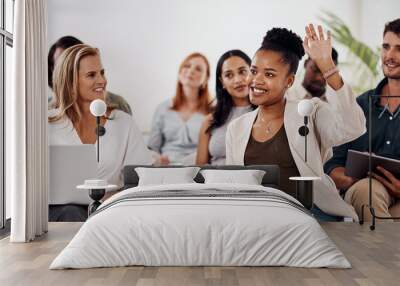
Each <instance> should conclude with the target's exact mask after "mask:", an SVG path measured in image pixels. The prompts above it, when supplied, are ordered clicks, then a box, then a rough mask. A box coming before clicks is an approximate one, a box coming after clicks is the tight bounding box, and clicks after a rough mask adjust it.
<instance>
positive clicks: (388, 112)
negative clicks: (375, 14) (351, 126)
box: [324, 19, 400, 221]
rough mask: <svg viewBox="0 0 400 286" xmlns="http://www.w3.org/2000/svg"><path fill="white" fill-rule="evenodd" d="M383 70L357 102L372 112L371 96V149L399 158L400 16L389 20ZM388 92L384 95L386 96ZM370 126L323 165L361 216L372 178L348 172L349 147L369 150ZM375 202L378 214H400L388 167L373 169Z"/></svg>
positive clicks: (398, 183)
mask: <svg viewBox="0 0 400 286" xmlns="http://www.w3.org/2000/svg"><path fill="white" fill-rule="evenodd" d="M381 60H382V70H383V74H384V75H385V78H384V79H383V80H382V81H381V82H380V83H379V84H378V86H377V87H376V88H375V89H371V90H369V91H367V92H365V93H363V94H362V95H360V96H359V97H358V98H357V102H358V104H359V105H360V106H361V108H362V109H363V111H364V114H365V116H368V114H369V107H368V106H369V104H368V97H369V96H370V95H382V97H373V98H372V122H373V128H372V152H373V153H375V154H377V155H380V156H385V157H390V158H393V159H398V160H399V159H400V98H391V97H390V96H392V95H396V96H398V95H400V19H397V20H394V21H392V22H389V23H388V24H386V26H385V30H384V33H383V44H382V50H381ZM383 96H385V97H383ZM370 131H371V130H368V131H367V133H366V134H364V135H363V136H361V137H360V138H358V139H356V140H354V141H352V142H349V143H347V144H344V145H342V146H339V147H337V148H334V149H333V151H334V155H333V157H332V158H331V159H330V160H329V161H328V162H327V163H326V164H325V166H324V169H325V172H326V173H327V174H329V176H331V177H332V179H333V181H334V182H335V184H336V187H337V188H338V189H341V190H343V191H346V193H345V200H346V202H348V203H350V204H352V205H353V206H354V208H355V210H356V212H357V214H358V216H359V217H360V216H361V208H362V205H368V204H369V179H368V178H365V179H362V180H359V181H356V180H355V179H354V178H351V177H348V176H346V175H345V173H344V171H345V168H344V167H345V165H346V158H347V151H348V150H349V149H353V150H357V151H366V152H368V137H369V132H370ZM373 177H374V179H373V180H372V206H373V208H374V210H375V215H377V216H380V217H389V216H395V217H400V178H396V177H394V176H393V174H391V173H390V172H389V171H387V170H385V169H383V168H378V170H376V173H373ZM371 219H372V215H371V213H370V211H369V209H368V208H365V209H364V220H365V221H370V220H371Z"/></svg>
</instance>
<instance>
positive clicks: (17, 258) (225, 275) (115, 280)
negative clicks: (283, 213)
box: [0, 223, 400, 286]
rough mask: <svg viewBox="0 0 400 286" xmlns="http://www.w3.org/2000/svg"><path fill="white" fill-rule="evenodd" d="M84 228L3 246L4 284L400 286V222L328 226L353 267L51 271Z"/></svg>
mask: <svg viewBox="0 0 400 286" xmlns="http://www.w3.org/2000/svg"><path fill="white" fill-rule="evenodd" d="M80 226H81V224H80V223H50V226H49V229H50V231H49V233H48V234H47V235H45V236H43V237H42V238H40V239H38V240H35V241H34V242H32V243H27V244H16V243H13V244H11V243H9V241H8V238H5V239H3V240H1V241H0V285H1V286H6V285H7V286H8V285H12V286H17V285H52V286H62V285H68V286H80V285H137V286H139V285H140V286H153V285H167V286H178V285H227V286H233V285H246V286H247V285H255V286H261V285H346V286H350V285H365V286H370V285H384V286H390V285H396V286H399V285H400V223H384V224H383V223H381V224H378V226H377V229H376V230H375V231H374V232H373V231H370V230H369V228H368V226H367V225H365V226H360V225H358V224H352V223H326V224H323V228H324V229H325V230H326V231H327V233H328V234H329V236H330V237H331V238H332V240H334V241H335V243H336V244H337V245H338V247H339V248H340V249H341V250H342V251H343V253H344V254H345V255H346V257H347V258H348V259H349V261H350V262H351V263H352V265H353V268H352V269H349V270H340V269H304V268H289V267H123V268H101V269H86V270H48V267H49V265H50V263H51V261H52V260H53V259H54V258H55V256H56V255H57V254H58V253H59V252H60V251H61V250H62V249H63V247H65V245H66V244H67V243H68V241H69V240H70V239H71V238H72V236H73V235H74V234H75V233H76V232H77V230H78V229H79V227H80Z"/></svg>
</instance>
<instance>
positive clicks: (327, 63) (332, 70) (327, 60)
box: [303, 24, 343, 90]
mask: <svg viewBox="0 0 400 286" xmlns="http://www.w3.org/2000/svg"><path fill="white" fill-rule="evenodd" d="M317 29H318V32H317V31H316V30H315V28H314V25H313V24H309V25H308V26H306V36H305V37H304V41H303V47H304V50H305V51H306V53H307V54H308V56H309V57H310V58H311V59H312V60H313V61H314V62H315V64H316V65H317V67H318V68H319V70H320V71H321V73H322V74H323V75H324V77H325V78H326V79H327V83H328V84H329V85H330V86H331V87H332V88H333V89H335V90H338V89H340V88H341V87H342V86H343V81H342V77H341V76H340V75H339V73H338V70H337V69H336V66H335V63H334V61H333V59H332V38H331V33H330V32H329V31H328V32H327V33H326V35H325V33H324V30H323V29H322V27H321V26H320V25H318V27H317Z"/></svg>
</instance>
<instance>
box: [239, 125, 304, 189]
mask: <svg viewBox="0 0 400 286" xmlns="http://www.w3.org/2000/svg"><path fill="white" fill-rule="evenodd" d="M244 164H245V165H278V166H279V169H280V188H281V190H282V191H284V192H285V193H287V194H289V195H291V196H293V197H295V196H296V182H294V181H291V180H289V177H297V176H300V173H299V171H298V169H297V166H296V163H295V162H294V160H293V156H292V153H291V152H290V148H289V141H288V139H287V136H286V131H285V128H284V126H282V127H281V129H279V131H278V133H276V134H275V136H274V137H272V138H271V139H269V140H267V141H265V142H258V141H256V140H255V139H254V138H253V136H251V135H250V139H249V142H248V143H247V146H246V151H245V152H244Z"/></svg>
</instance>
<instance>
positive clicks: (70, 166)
mask: <svg viewBox="0 0 400 286" xmlns="http://www.w3.org/2000/svg"><path fill="white" fill-rule="evenodd" d="M49 148H50V150H49V151H50V153H49V156H50V158H49V161H50V162H49V163H50V164H49V204H51V205H60V204H80V205H88V204H90V203H91V202H92V199H91V198H90V197H89V195H88V190H78V189H77V188H76V186H77V185H81V184H83V183H84V181H85V180H88V179H95V178H97V160H96V147H95V146H94V145H92V144H83V145H68V146H67V145H53V146H49Z"/></svg>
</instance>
